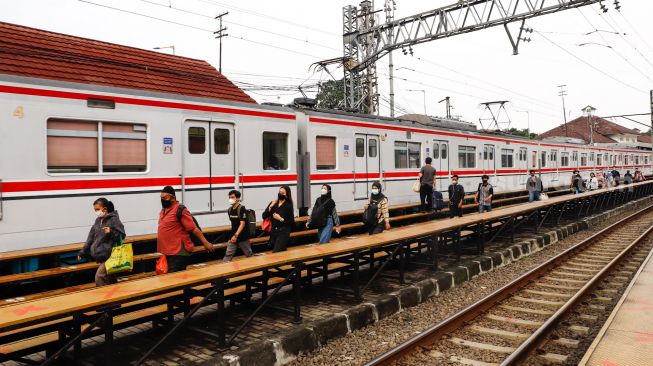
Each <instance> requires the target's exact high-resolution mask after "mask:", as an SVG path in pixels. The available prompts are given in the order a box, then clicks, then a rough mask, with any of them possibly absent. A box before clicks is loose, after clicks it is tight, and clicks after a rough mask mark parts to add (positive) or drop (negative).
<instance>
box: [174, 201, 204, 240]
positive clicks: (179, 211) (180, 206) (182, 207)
mask: <svg viewBox="0 0 653 366" xmlns="http://www.w3.org/2000/svg"><path fill="white" fill-rule="evenodd" d="M184 210H186V206H184V205H179V207H177V221H179V223H180V224H181V215H182V214H183V213H184ZM188 213H190V210H189V211H188ZM190 217H192V218H193V222H194V223H195V226H197V228H198V229H199V230H200V231H202V228H201V227H200V224H199V223H198V222H197V220H195V216H193V215H192V214H191V215H190ZM188 234H189V235H190V240H191V241H192V242H193V244H194V245H195V246H198V245H202V241H201V240H200V238H198V237H197V236H195V234H193V233H188Z"/></svg>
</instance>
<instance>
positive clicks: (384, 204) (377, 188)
mask: <svg viewBox="0 0 653 366" xmlns="http://www.w3.org/2000/svg"><path fill="white" fill-rule="evenodd" d="M363 221H364V222H365V224H366V225H367V228H368V233H369V234H370V235H373V234H379V233H382V232H383V230H390V211H389V210H388V198H387V197H386V196H385V195H384V194H383V193H381V183H380V182H378V181H376V182H374V183H372V194H371V195H370V201H369V203H368V204H366V205H365V212H364V213H363Z"/></svg>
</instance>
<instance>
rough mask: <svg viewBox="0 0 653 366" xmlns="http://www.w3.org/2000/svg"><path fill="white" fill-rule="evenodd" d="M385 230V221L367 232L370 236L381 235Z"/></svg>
mask: <svg viewBox="0 0 653 366" xmlns="http://www.w3.org/2000/svg"><path fill="white" fill-rule="evenodd" d="M384 230H385V221H381V222H379V223H377V224H376V226H373V227H371V228H369V229H368V230H367V233H368V234H370V235H374V234H381V233H382V232H383V231H384Z"/></svg>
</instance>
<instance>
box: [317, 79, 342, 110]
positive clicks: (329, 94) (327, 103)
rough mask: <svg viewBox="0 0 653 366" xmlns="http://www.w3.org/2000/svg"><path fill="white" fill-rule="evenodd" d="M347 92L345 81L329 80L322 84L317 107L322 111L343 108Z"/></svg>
mask: <svg viewBox="0 0 653 366" xmlns="http://www.w3.org/2000/svg"><path fill="white" fill-rule="evenodd" d="M344 98H345V90H344V86H343V80H342V79H340V80H329V81H325V82H323V83H320V92H319V93H318V94H317V106H318V108H320V109H339V108H342V106H343V101H344Z"/></svg>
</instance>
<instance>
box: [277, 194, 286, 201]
mask: <svg viewBox="0 0 653 366" xmlns="http://www.w3.org/2000/svg"><path fill="white" fill-rule="evenodd" d="M277 198H278V199H279V201H283V200H285V199H286V195H285V194H281V193H279V194H278V195H277Z"/></svg>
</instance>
